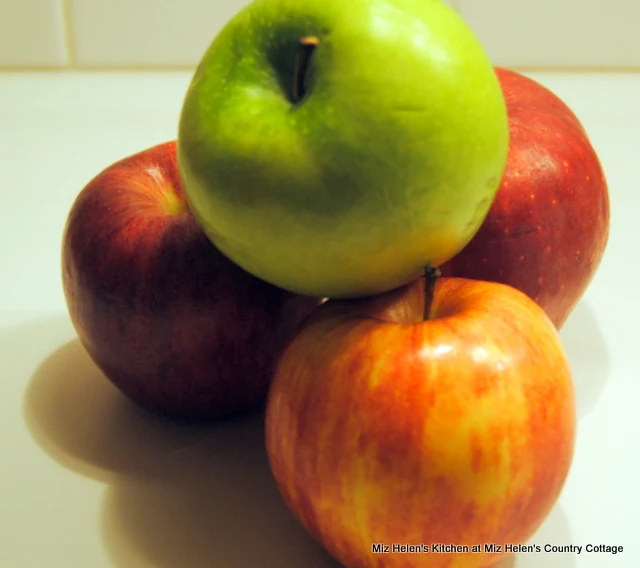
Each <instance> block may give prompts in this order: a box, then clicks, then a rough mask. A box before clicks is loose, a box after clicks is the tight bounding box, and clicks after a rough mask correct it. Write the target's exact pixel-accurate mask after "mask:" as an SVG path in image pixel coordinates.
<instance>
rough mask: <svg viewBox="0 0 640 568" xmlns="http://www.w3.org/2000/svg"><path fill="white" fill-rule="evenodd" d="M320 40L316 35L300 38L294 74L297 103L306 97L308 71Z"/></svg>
mask: <svg viewBox="0 0 640 568" xmlns="http://www.w3.org/2000/svg"><path fill="white" fill-rule="evenodd" d="M319 43H320V40H319V39H318V38H317V37H315V36H307V37H303V38H301V39H300V42H299V44H298V61H297V62H296V71H295V76H294V85H293V97H294V101H295V102H296V103H297V102H299V101H301V100H302V99H303V98H304V95H305V94H306V91H305V83H306V79H307V72H308V70H309V62H310V61H311V56H312V55H313V52H314V51H315V49H316V47H318V45H319Z"/></svg>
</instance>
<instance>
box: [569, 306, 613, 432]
mask: <svg viewBox="0 0 640 568" xmlns="http://www.w3.org/2000/svg"><path fill="white" fill-rule="evenodd" d="M560 338H561V340H562V344H563V345H564V348H565V352H566V353H567V357H568V359H569V364H570V366H571V372H572V374H573V379H574V384H575V390H576V405H577V413H578V417H579V418H584V417H585V416H587V415H588V414H589V413H590V412H591V411H592V410H593V409H594V408H595V406H596V404H597V402H598V400H599V399H600V397H601V396H602V393H603V391H604V389H605V386H606V384H607V381H608V380H609V378H610V375H611V357H610V355H609V350H608V349H607V345H606V343H605V340H604V336H603V334H602V331H601V330H600V326H599V324H598V320H597V319H596V317H595V315H594V313H593V311H592V309H591V307H590V306H589V304H588V303H587V302H586V301H584V300H581V301H580V302H578V304H577V305H576V307H575V309H574V310H573V312H572V313H571V315H570V316H569V318H568V319H567V321H566V322H565V324H564V326H563V327H562V329H561V330H560ZM578 435H580V432H579V431H578Z"/></svg>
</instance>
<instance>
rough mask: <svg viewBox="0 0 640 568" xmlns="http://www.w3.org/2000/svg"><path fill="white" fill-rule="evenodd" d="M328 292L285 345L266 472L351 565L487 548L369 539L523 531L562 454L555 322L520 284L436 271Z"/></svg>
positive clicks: (565, 464) (396, 564)
mask: <svg viewBox="0 0 640 568" xmlns="http://www.w3.org/2000/svg"><path fill="white" fill-rule="evenodd" d="M423 286H424V284H423V283H422V282H420V281H418V282H416V283H414V284H411V285H409V286H405V287H403V288H401V289H399V290H396V291H393V292H389V293H387V294H383V295H380V296H377V297H372V298H365V299H360V300H350V301H333V300H331V301H329V302H327V303H326V304H324V305H323V306H321V307H320V308H318V310H317V311H316V312H315V313H314V314H312V315H311V316H310V318H309V319H308V320H307V321H306V322H305V323H304V325H303V326H302V328H301V330H300V331H299V333H298V334H297V335H296V336H295V338H294V339H293V340H292V342H291V343H290V344H289V346H288V347H287V348H286V350H285V351H284V353H283V355H282V358H281V359H280V361H279V363H278V366H277V369H276V374H275V378H274V381H273V383H272V387H271V391H270V393H269V396H268V400H267V407H266V444H267V450H268V456H269V462H270V465H271V468H272V471H273V475H274V478H275V480H276V483H277V485H278V487H279V489H280V491H281V493H282V496H283V498H284V500H285V502H286V503H287V505H288V506H289V508H290V509H291V510H292V511H293V513H294V514H295V515H296V517H297V518H298V520H299V521H300V522H301V523H302V525H303V526H304V527H305V528H306V529H307V531H308V532H309V533H310V534H311V535H312V536H314V537H315V538H316V539H317V540H318V541H319V542H320V543H321V544H322V545H323V546H324V547H325V548H326V549H327V550H328V551H329V552H330V553H331V554H332V555H333V556H334V557H335V558H336V559H337V560H338V561H340V562H341V563H342V564H344V565H345V566H347V567H348V568H381V567H383V566H384V568H400V567H402V568H406V567H407V566H411V567H412V568H414V567H415V568H418V567H425V568H426V567H429V568H445V567H447V568H453V567H455V568H470V567H486V566H493V565H495V564H497V563H498V562H499V561H500V560H501V559H503V558H504V556H502V555H497V556H496V555H492V554H410V555H406V554H384V555H380V554H372V550H371V545H372V543H386V544H392V543H410V544H419V543H425V544H431V543H446V544H457V545H465V544H466V545H469V546H470V547H471V546H472V545H474V544H478V543H498V544H504V543H524V542H526V541H527V540H528V539H529V538H530V537H531V536H532V535H533V534H534V532H535V531H536V530H537V528H538V527H539V526H540V525H541V524H542V522H543V520H544V519H545V518H546V517H547V515H548V514H549V512H550V510H551V508H552V506H553V505H554V503H555V502H556V500H557V498H558V496H559V494H560V491H561V489H562V487H563V485H564V482H565V479H566V477H567V474H568V472H569V470H570V465H571V463H572V459H573V451H574V440H575V428H576V412H575V398H574V390H573V383H572V378H571V374H570V369H569V366H568V363H567V359H566V356H565V354H564V351H563V348H562V346H561V343H560V339H559V336H558V332H557V330H556V328H555V327H554V326H553V324H552V323H551V321H550V320H549V318H548V317H547V316H546V314H545V313H544V312H543V310H542V309H541V308H540V307H539V306H538V305H537V304H535V302H533V301H532V300H531V299H530V298H528V297H527V296H526V295H525V294H523V293H522V292H520V291H518V290H516V289H514V288H511V287H508V286H506V285H503V284H499V283H490V282H479V281H474V280H466V279H456V278H442V279H440V280H438V281H437V283H436V286H435V291H434V294H433V302H432V304H431V309H430V312H429V319H427V320H426V321H424V319H423V306H424V302H425V300H424V298H425V295H424V291H423Z"/></svg>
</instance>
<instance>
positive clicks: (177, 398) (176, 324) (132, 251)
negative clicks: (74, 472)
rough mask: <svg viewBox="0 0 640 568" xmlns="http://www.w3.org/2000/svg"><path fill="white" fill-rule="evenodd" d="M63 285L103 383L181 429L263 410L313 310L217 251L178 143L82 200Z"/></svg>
mask: <svg viewBox="0 0 640 568" xmlns="http://www.w3.org/2000/svg"><path fill="white" fill-rule="evenodd" d="M62 282H63V288H64V294H65V298H66V302H67V306H68V310H69V314H70V316H71V319H72V321H73V324H74V326H75V329H76V331H77V333H78V336H79V339H80V341H81V342H82V344H83V345H84V347H85V348H86V350H87V352H88V353H89V355H90V356H91V358H92V359H93V360H94V362H95V363H96V364H97V366H98V367H99V368H100V369H101V370H102V372H103V373H104V374H105V375H106V377H107V378H108V379H109V380H111V381H112V382H113V384H115V385H116V386H117V387H118V388H119V389H120V390H121V391H122V392H123V393H124V394H125V395H126V396H127V397H129V398H130V399H132V400H133V401H134V402H135V403H137V404H138V405H140V406H141V407H144V408H146V409H148V410H150V411H153V412H156V413H160V414H162V415H165V416H169V417H172V418H177V419H185V420H212V419H218V418H222V417H227V416H231V415H234V414H239V413H243V412H245V411H249V410H250V409H252V408H254V407H256V406H258V405H259V404H261V403H264V400H265V399H266V394H267V390H268V386H269V383H270V380H271V376H272V367H273V364H274V361H275V359H276V358H277V355H278V354H279V351H280V349H281V348H282V346H283V345H284V342H285V341H286V340H287V339H288V338H289V337H290V335H291V334H292V332H293V330H294V329H295V327H296V326H297V325H298V324H299V322H300V321H301V320H302V319H303V318H304V317H305V316H306V315H308V314H309V313H310V312H311V311H312V309H313V308H314V307H315V306H316V305H317V304H318V301H317V299H314V298H306V297H301V296H296V295H294V294H291V293H289V292H286V291H284V290H281V289H278V288H276V287H274V286H272V285H271V284H267V283H266V282H263V281H261V280H259V279H257V278H255V277H254V276H251V275H250V274H248V273H246V272H245V271H243V270H242V269H240V268H239V267H237V266H235V265H234V264H233V263H232V262H231V261H229V260H228V259H227V258H226V257H225V256H223V255H222V254H221V253H220V252H219V251H218V250H216V248H215V247H214V246H213V245H212V244H211V242H210V241H209V239H208V238H207V237H206V235H205V234H204V232H203V231H202V229H201V228H200V227H199V225H198V224H197V222H196V219H195V217H194V216H193V215H192V214H191V213H190V212H189V210H188V208H187V207H186V205H185V198H184V194H183V192H182V186H181V183H180V180H179V176H178V171H177V166H176V143H175V141H170V142H166V143H164V144H159V145H157V146H154V147H152V148H149V149H146V150H144V151H142V152H139V153H137V154H134V155H132V156H129V157H127V158H125V159H123V160H121V161H119V162H117V163H115V164H113V165H111V166H109V167H107V168H106V169H105V170H103V171H102V172H101V173H99V174H98V175H97V176H96V177H95V178H94V179H93V180H91V181H90V182H89V183H88V185H87V186H86V187H84V188H83V189H82V191H81V192H80V194H79V195H78V197H77V198H76V200H75V201H74V203H73V205H72V208H71V211H70V213H69V216H68V219H67V223H66V226H65V230H64V237H63V246H62ZM79 403H81V401H79Z"/></svg>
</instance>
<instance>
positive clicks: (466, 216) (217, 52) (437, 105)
mask: <svg viewBox="0 0 640 568" xmlns="http://www.w3.org/2000/svg"><path fill="white" fill-rule="evenodd" d="M308 36H312V37H315V38H317V39H318V41H319V43H318V45H317V47H316V48H315V50H314V51H313V53H312V55H311V58H310V60H309V65H308V66H307V70H308V72H307V73H306V74H302V75H304V76H306V78H307V80H306V83H305V90H304V96H303V97H302V98H299V97H296V96H295V92H294V89H293V85H294V83H295V81H294V77H295V76H296V73H295V69H296V68H298V65H297V63H296V58H297V55H298V53H299V50H300V48H299V44H300V41H301V39H302V38H304V37H308ZM507 149H508V124H507V115H506V108H505V102H504V98H503V96H502V92H501V90H500V85H499V83H498V80H497V78H496V76H495V73H494V70H493V66H492V65H491V63H490V61H489V60H488V58H487V56H486V54H485V52H484V50H483V49H482V46H481V45H480V43H479V42H478V40H477V38H476V37H475V36H474V35H473V33H472V32H471V30H470V29H469V27H468V26H467V24H466V23H465V22H464V21H463V20H462V18H461V17H460V16H459V15H458V14H457V13H456V12H455V10H453V9H452V8H451V7H450V6H447V5H446V4H445V3H444V2H442V1H441V0H349V1H345V0H307V1H305V2H300V1H299V0H256V1H254V2H252V3H251V4H249V5H248V6H247V7H245V8H244V9H243V10H241V11H240V12H239V13H238V14H237V15H236V16H235V17H234V18H233V19H232V20H231V21H230V22H229V23H228V24H227V25H226V26H225V28H224V29H223V30H222V31H221V32H220V33H219V34H218V36H217V37H216V38H215V39H214V40H213V43H212V44H211V46H210V47H209V49H208V50H207V52H206V53H205V54H204V56H203V58H202V60H201V62H200V64H199V65H198V69H197V71H196V73H195V74H194V76H193V78H192V82H191V84H190V86H189V89H188V91H187V93H186V96H185V100H184V102H183V107H182V112H181V117H180V126H179V134H178V163H179V168H180V171H181V176H182V179H183V180H184V182H185V192H186V193H187V196H188V199H189V202H190V204H191V208H192V210H193V212H194V214H195V215H196V216H197V217H198V219H199V221H200V224H201V226H202V227H203V229H204V230H205V232H207V234H208V235H209V236H210V238H211V239H212V241H213V242H214V244H215V245H216V246H217V247H218V248H219V249H220V250H221V251H222V252H223V253H224V254H226V255H227V256H229V258H231V259H232V260H233V261H234V262H236V263H237V264H238V265H240V266H242V267H243V268H244V269H245V270H247V271H248V272H250V273H252V274H254V275H256V276H257V277H259V278H262V279H264V280H266V281H268V282H271V283H273V284H275V285H277V286H280V287H282V288H285V289H288V290H291V291H294V292H298V293H301V294H308V295H312V296H317V297H333V298H345V297H359V296H367V295H371V294H376V293H379V292H382V291H386V290H390V289H393V288H396V287H398V286H401V285H403V284H405V283H408V282H410V281H412V280H414V279H416V278H419V277H420V275H421V274H422V272H423V270H424V267H425V266H427V265H434V266H435V265H439V264H441V263H443V262H445V261H446V260H448V259H449V258H451V257H453V256H454V255H455V254H456V253H458V252H459V251H460V250H462V248H463V247H464V246H465V245H466V244H467V243H468V242H469V240H470V239H471V238H472V236H473V234H474V233H475V232H476V231H477V230H478V228H479V227H480V225H481V223H482V221H483V220H484V217H485V216H486V214H487V212H488V210H489V207H490V205H491V202H492V201H493V199H494V197H495V193H496V191H497V188H498V185H499V182H500V179H501V177H502V174H503V172H504V167H505V164H506V155H507Z"/></svg>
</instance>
